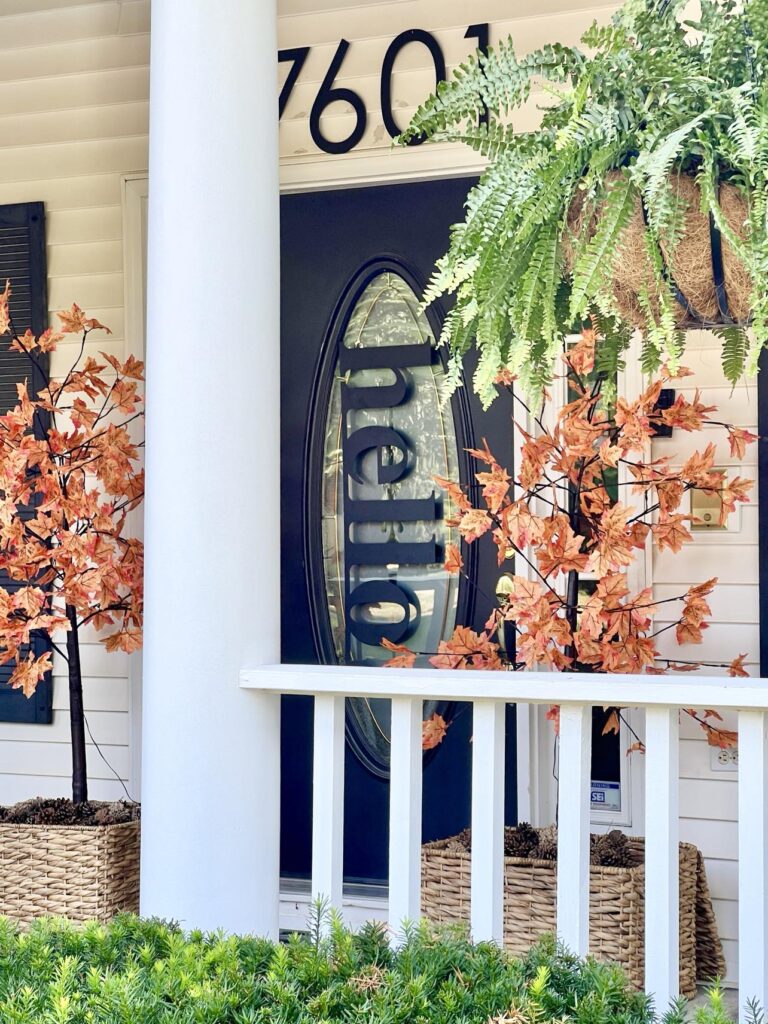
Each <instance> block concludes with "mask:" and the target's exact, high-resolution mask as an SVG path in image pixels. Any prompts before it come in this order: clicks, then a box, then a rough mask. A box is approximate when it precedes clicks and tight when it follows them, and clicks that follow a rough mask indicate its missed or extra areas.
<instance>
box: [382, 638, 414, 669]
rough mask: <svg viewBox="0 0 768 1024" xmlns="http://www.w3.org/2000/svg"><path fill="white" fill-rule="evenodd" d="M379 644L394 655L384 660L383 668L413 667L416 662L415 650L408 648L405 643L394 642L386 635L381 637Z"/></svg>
mask: <svg viewBox="0 0 768 1024" xmlns="http://www.w3.org/2000/svg"><path fill="white" fill-rule="evenodd" d="M381 646H382V647H384V648H385V649H386V650H388V651H392V652H393V654H394V655H395V657H394V658H390V659H389V661H385V662H384V667H385V668H413V666H414V665H415V663H416V657H417V655H416V652H415V651H412V650H410V649H409V648H408V647H406V646H405V644H395V643H392V641H391V640H388V639H387V638H386V637H382V639H381Z"/></svg>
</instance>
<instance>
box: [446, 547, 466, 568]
mask: <svg viewBox="0 0 768 1024" xmlns="http://www.w3.org/2000/svg"><path fill="white" fill-rule="evenodd" d="M445 556H446V557H445V563H444V565H443V568H444V569H445V570H446V572H449V573H451V575H455V574H456V573H458V572H461V570H462V569H463V568H464V562H463V560H462V557H461V551H460V550H459V546H458V544H449V545H448V547H447V548H446V550H445Z"/></svg>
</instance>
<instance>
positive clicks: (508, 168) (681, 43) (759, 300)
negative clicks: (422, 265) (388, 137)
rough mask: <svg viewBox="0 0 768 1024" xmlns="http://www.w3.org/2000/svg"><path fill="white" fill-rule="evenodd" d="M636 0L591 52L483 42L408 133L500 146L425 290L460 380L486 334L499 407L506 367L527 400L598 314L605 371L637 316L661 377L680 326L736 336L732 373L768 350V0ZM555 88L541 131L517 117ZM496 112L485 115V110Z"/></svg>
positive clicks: (487, 150)
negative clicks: (439, 316)
mask: <svg viewBox="0 0 768 1024" xmlns="http://www.w3.org/2000/svg"><path fill="white" fill-rule="evenodd" d="M683 6H684V0H628V2H627V3H626V4H625V5H624V7H623V8H622V9H621V10H620V11H619V12H618V13H617V14H615V15H614V17H613V20H612V23H611V24H610V25H609V26H606V27H599V26H597V25H593V26H592V28H590V29H589V30H588V31H587V32H586V33H585V34H584V36H583V38H582V43H583V45H584V47H585V48H586V49H585V50H581V49H579V48H576V47H567V46H561V45H559V44H553V45H548V46H545V47H543V48H542V49H541V50H538V51H536V52H535V53H531V54H528V55H527V56H524V57H518V56H517V55H516V54H515V51H514V46H513V43H512V40H511V39H510V40H509V41H508V42H506V43H504V44H503V45H501V46H500V47H499V48H498V49H497V50H495V51H494V50H492V51H490V52H489V53H488V54H487V55H480V54H478V55H477V56H475V57H474V58H471V59H470V60H469V61H467V62H466V63H464V64H462V65H461V67H460V68H459V69H458V70H457V71H456V73H455V75H454V77H453V79H452V80H451V81H450V82H443V83H441V84H440V86H439V87H438V89H437V92H436V93H435V94H434V95H433V96H432V97H430V98H429V99H428V100H427V101H426V102H425V103H424V104H423V105H422V106H421V107H420V108H419V110H418V111H417V112H416V114H415V116H414V118H413V120H412V122H411V124H410V125H409V127H408V129H407V131H406V132H405V133H404V135H403V136H402V141H404V142H407V141H409V140H411V139H414V138H416V137H418V136H419V135H421V134H422V133H423V134H424V135H425V136H426V137H427V138H429V139H432V140H435V141H452V142H455V141H460V142H464V143H466V144H467V145H469V146H471V147H472V148H473V149H474V150H475V151H477V152H478V153H479V154H481V155H482V156H484V157H486V158H487V159H488V167H487V170H486V171H485V173H484V174H483V176H482V177H481V179H480V181H479V183H478V184H477V186H476V187H474V188H473V189H472V191H471V192H470V194H469V196H468V198H467V203H466V218H465V220H464V222H463V223H461V224H457V225H456V226H454V228H453V229H452V234H451V243H450V248H449V250H448V252H447V253H446V254H445V256H443V257H442V259H441V260H440V261H439V263H438V265H437V268H436V271H435V274H434V277H433V279H432V281H431V283H430V285H429V288H428V289H427V293H426V301H428V302H429V301H432V300H434V299H435V298H437V297H438V296H440V295H443V294H451V295H453V296H455V302H454V305H453V307H452V309H451V311H450V313H449V314H448V316H447V318H446V321H445V327H444V339H443V340H444V341H445V342H447V344H448V345H449V346H450V350H451V354H452V366H453V372H452V374H451V375H450V377H449V380H450V381H451V382H452V386H454V387H455V386H456V384H457V383H458V381H459V380H460V371H459V366H460V362H461V358H462V356H463V355H464V353H465V352H466V351H467V350H468V349H469V348H470V347H471V346H472V345H476V346H477V348H478V350H479V354H480V359H479V366H478V370H477V373H476V377H475V386H476V388H477V390H478V392H479V394H480V395H481V397H482V398H483V400H484V401H485V402H486V403H488V402H490V401H491V400H492V398H493V395H494V394H495V387H494V383H493V382H494V379H495V378H496V376H497V375H498V373H499V370H500V369H502V368H503V369H506V370H508V371H511V372H512V373H513V374H516V375H517V376H518V377H519V378H520V379H521V381H522V384H523V386H524V388H525V389H526V390H527V391H528V392H529V393H531V394H535V393H537V392H540V391H541V389H542V388H543V387H544V386H545V385H546V384H547V383H548V381H549V380H550V378H551V375H552V370H553V366H554V363H555V359H556V356H557V355H558V353H559V352H561V351H562V345H563V338H564V337H565V336H566V335H567V334H570V333H572V332H573V330H574V328H575V327H578V326H579V325H580V324H581V323H582V322H583V321H585V320H586V319H587V318H592V319H593V320H594V321H596V322H597V323H598V326H599V329H600V333H601V336H602V337H603V339H604V340H603V343H602V345H601V346H600V352H599V360H600V364H601V365H600V366H599V368H600V369H603V370H605V371H606V373H607V375H608V378H609V379H612V377H613V373H612V371H613V370H615V369H616V368H617V367H618V366H620V365H621V363H622V359H623V354H624V353H625V351H626V349H627V346H628V344H629V340H630V337H631V335H632V332H633V330H635V329H638V328H639V329H640V331H641V332H642V335H643V356H642V358H643V364H644V368H645V369H646V371H648V372H652V371H654V370H655V369H657V368H658V366H659V365H660V364H661V363H663V362H667V363H668V364H669V365H670V367H671V368H672V369H674V368H675V367H676V364H677V363H678V360H679V358H680V355H681V353H682V351H683V348H684V337H685V334H684V332H685V330H686V329H688V328H690V327H709V328H712V329H713V330H715V331H716V332H718V333H719V334H720V335H721V337H722V339H723V368H724V371H725V374H726V377H727V378H728V380H730V381H732V382H734V383H735V382H736V381H737V380H738V379H739V378H740V377H741V376H742V374H744V373H745V372H746V373H747V374H750V375H751V374H754V373H755V372H756V370H757V363H758V357H759V355H760V351H761V350H762V348H763V347H765V346H766V344H768V192H767V190H768V0H743V3H741V4H739V5H738V6H737V4H736V3H735V2H733V0H720V2H718V0H701V16H700V18H699V19H698V21H696V22H695V23H694V22H689V21H685V20H683V15H682V14H681V11H682V8H683ZM542 86H543V88H544V90H545V92H546V93H547V101H548V102H547V105H546V106H545V107H544V109H543V112H542V116H541V121H540V127H539V128H538V129H537V130H536V131H534V132H529V133H517V132H515V131H514V129H513V127H512V126H511V124H510V117H511V115H513V114H514V113H515V111H517V110H519V108H521V107H523V106H524V105H525V104H526V103H528V102H530V99H531V92H532V90H533V89H534V88H536V89H541V87H542ZM486 110H487V111H488V112H489V116H488V119H487V123H485V122H484V120H481V115H482V114H483V113H484V112H485V111H486Z"/></svg>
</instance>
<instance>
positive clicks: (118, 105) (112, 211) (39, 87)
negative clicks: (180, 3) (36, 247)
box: [0, 0, 149, 804]
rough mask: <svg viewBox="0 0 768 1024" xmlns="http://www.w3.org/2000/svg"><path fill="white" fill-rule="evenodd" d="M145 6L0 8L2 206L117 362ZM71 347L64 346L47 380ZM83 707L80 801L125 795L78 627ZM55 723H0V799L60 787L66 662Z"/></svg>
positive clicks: (140, 159)
mask: <svg viewBox="0 0 768 1024" xmlns="http://www.w3.org/2000/svg"><path fill="white" fill-rule="evenodd" d="M148 63H149V4H148V2H146V0H90V2H88V0H85V2H80V3H73V2H72V0H4V2H3V4H2V5H1V6H0V146H2V151H3V152H2V159H1V160H0V203H18V202H30V201H36V200H42V201H43V202H44V203H45V207H46V242H47V258H48V299H49V308H50V311H51V313H50V318H51V323H52V324H57V323H58V321H57V320H56V317H55V312H56V311H57V310H59V309H62V308H66V307H69V306H70V305H71V304H72V303H73V302H77V303H78V304H79V305H80V306H82V307H83V308H84V309H86V310H87V311H88V312H89V313H90V314H91V315H93V316H96V317H97V318H98V319H99V320H101V321H102V322H103V323H105V324H107V325H108V326H109V327H110V328H111V329H112V331H113V335H112V336H111V337H107V335H101V336H99V335H94V336H93V338H92V341H91V342H90V343H89V349H90V350H91V351H92V352H93V353H94V354H95V353H96V352H97V351H98V350H99V349H103V350H104V351H107V352H109V353H110V354H114V355H116V356H118V357H120V358H122V357H124V355H125V330H124V325H125V314H124V309H123V306H124V282H123V225H122V177H123V175H125V174H130V173H134V172H141V171H145V170H146V167H147V125H148V98H149V69H148ZM77 348H78V345H77V344H74V343H64V344H63V345H62V346H61V347H60V349H59V351H58V352H57V353H56V355H55V356H54V360H53V367H52V368H53V371H54V373H57V372H60V371H61V370H63V369H65V368H66V367H68V366H69V364H70V362H71V360H72V359H73V358H74V357H75V355H76V353H77ZM83 639H84V645H83V650H82V662H83V672H84V676H85V680H84V691H85V692H84V698H85V708H86V716H87V719H88V724H89V726H90V729H91V732H92V733H93V736H94V738H95V740H96V741H97V743H98V744H99V746H100V747H101V750H102V752H103V754H104V756H105V757H106V759H107V761H108V762H109V765H110V766H111V767H108V766H107V765H105V763H104V762H103V760H102V759H101V757H100V756H99V754H98V752H97V750H96V748H95V747H94V746H93V744H90V743H89V746H88V767H89V776H90V780H91V795H92V796H93V797H95V798H101V799H117V798H119V797H120V796H124V795H125V793H124V790H123V788H122V785H121V784H120V782H119V781H118V780H117V779H116V778H115V775H114V774H113V772H112V769H114V771H115V772H116V773H117V775H118V776H119V777H120V779H122V780H124V781H126V782H127V784H128V786H129V788H130V784H131V780H130V777H129V776H130V763H131V757H130V747H129V737H130V721H129V707H130V698H129V690H128V659H127V657H126V656H125V655H124V654H116V655H113V654H108V653H107V652H106V651H105V650H104V648H103V647H102V646H101V645H99V644H97V643H96V642H95V638H94V636H93V633H92V632H90V631H86V633H85V636H84V638H83ZM53 705H54V713H53V722H52V724H51V725H49V726H39V725H23V724H19V723H0V803H2V804H8V803H13V802H14V801H16V800H20V799H24V798H27V797H30V796H35V795H47V796H66V795H67V794H68V793H69V791H70V774H71V765H70V747H69V717H68V709H69V694H68V689H67V679H66V664H65V663H64V662H63V660H62V659H61V658H59V657H58V656H57V657H56V658H55V667H54V693H53Z"/></svg>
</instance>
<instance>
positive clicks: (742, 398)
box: [653, 331, 760, 981]
mask: <svg viewBox="0 0 768 1024" xmlns="http://www.w3.org/2000/svg"><path fill="white" fill-rule="evenodd" d="M720 352H721V348H720V342H719V340H718V339H717V338H715V337H714V335H712V334H710V333H708V332H704V331H700V332H694V333H692V334H690V335H689V336H688V348H687V351H686V353H685V356H684V358H683V360H682V361H683V363H684V364H685V365H686V366H688V367H689V368H690V369H691V370H692V371H693V376H691V377H685V378H682V379H681V380H680V381H679V382H675V381H673V382H671V384H670V386H671V387H674V388H675V390H676V391H677V392H678V393H679V394H683V395H684V396H685V397H686V398H688V399H689V400H690V399H692V398H693V395H694V394H695V391H696V389H697V388H699V389H700V390H701V401H702V402H703V403H704V404H705V405H715V406H717V412H716V413H713V414H712V415H713V417H714V418H715V419H718V420H721V421H725V422H729V423H733V424H735V425H737V426H741V427H747V428H750V429H752V430H755V429H756V423H757V387H756V385H755V384H754V383H753V382H750V383H748V384H744V383H742V384H739V385H738V386H737V387H736V388H733V387H731V385H730V384H729V383H728V382H727V381H726V380H725V379H724V377H723V372H722V368H721V365H720ZM710 442H712V443H714V444H715V445H716V456H715V465H716V466H722V467H727V469H728V471H729V473H730V474H731V475H736V474H738V475H740V476H745V477H748V478H751V479H756V478H757V446H756V445H751V446H750V447H749V448H748V449H747V452H746V457H745V458H744V460H743V461H739V460H737V459H734V458H733V457H732V456H731V454H730V451H729V448H728V441H727V437H726V434H725V431H724V430H723V429H722V428H721V427H707V428H705V430H704V431H703V432H701V433H691V434H689V433H686V432H685V431H682V430H675V431H674V432H673V435H672V437H670V438H659V439H658V440H656V441H654V442H653V456H654V457H655V458H658V457H661V456H668V457H669V458H670V461H671V464H672V465H673V466H679V465H681V464H682V463H683V462H684V461H685V460H686V459H687V458H688V457H689V456H690V455H691V454H692V453H693V452H694V451H696V450H701V449H702V448H704V447H705V446H706V444H708V443H710ZM729 527H730V528H729V529H728V530H726V531H723V530H711V531H703V530H701V531H694V540H693V542H692V543H690V544H687V545H685V547H684V548H683V550H682V551H681V552H679V553H678V554H673V553H672V552H669V551H665V552H654V555H653V583H654V593H655V596H656V597H657V598H658V599H659V600H664V599H667V598H670V597H674V596H675V595H677V594H682V593H684V591H685V590H686V589H687V588H688V587H689V586H691V584H694V583H700V582H702V581H703V580H705V579H707V578H709V577H711V576H716V577H717V578H718V580H719V583H718V585H717V587H716V588H715V591H714V593H713V594H712V595H711V597H710V598H709V603H710V606H711V608H712V616H711V618H710V620H709V622H710V626H709V628H708V629H706V630H705V631H704V634H703V640H702V643H701V644H686V645H683V646H678V645H677V643H676V642H675V637H674V630H672V629H670V630H669V631H667V632H665V633H662V634H661V635H660V636H659V637H658V641H657V642H658V647H659V650H660V651H661V653H662V655H664V656H667V657H670V658H674V657H676V656H678V657H680V658H684V659H687V660H696V659H699V658H700V659H702V660H706V661H714V662H725V663H726V664H727V663H728V662H730V661H731V660H732V659H733V658H734V657H735V656H736V655H737V654H746V655H747V657H746V665H747V668H748V670H749V671H750V673H751V674H752V675H757V674H758V673H759V653H760V629H759V607H758V605H759V587H758V495H757V487H756V486H755V488H754V490H753V492H752V494H751V501H750V503H749V504H748V505H744V506H742V507H741V508H740V509H739V511H738V513H737V514H736V515H735V516H732V517H731V519H730V522H729ZM674 609H675V605H674V604H667V605H664V606H662V607H661V608H660V609H659V613H658V616H657V618H656V620H655V625H656V627H657V628H663V626H664V625H666V624H667V623H669V622H671V621H674ZM703 671H705V672H706V674H708V675H711V674H717V671H718V670H717V669H705V670H703ZM723 725H724V726H725V727H726V728H731V729H735V728H736V724H735V720H733V717H732V716H730V717H729V716H726V721H725V722H724V723H723ZM711 749H712V748H711V747H710V746H709V745H708V743H707V741H706V737H705V734H704V732H703V731H702V730H701V728H700V726H698V725H697V724H696V723H695V722H693V721H692V720H691V719H690V718H689V717H688V716H687V715H682V716H681V740H680V814H681V821H680V833H681V838H682V839H684V840H686V841H687V842H691V843H695V845H696V846H698V847H699V849H700V850H701V851H702V853H703V855H704V859H705V865H706V869H707V877H708V880H709V885H710V888H711V890H712V895H713V898H714V905H715V913H716V915H717V920H718V926H719V929H720V934H721V937H722V939H723V946H724V952H725V956H726V961H727V965H728V972H727V978H728V980H729V981H735V980H736V974H737V964H738V942H737V939H738V929H737V925H736V921H737V913H738V903H737V897H738V872H737V857H738V841H737V779H738V774H737V773H736V772H718V771H713V770H712V767H711V764H712V761H711Z"/></svg>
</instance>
